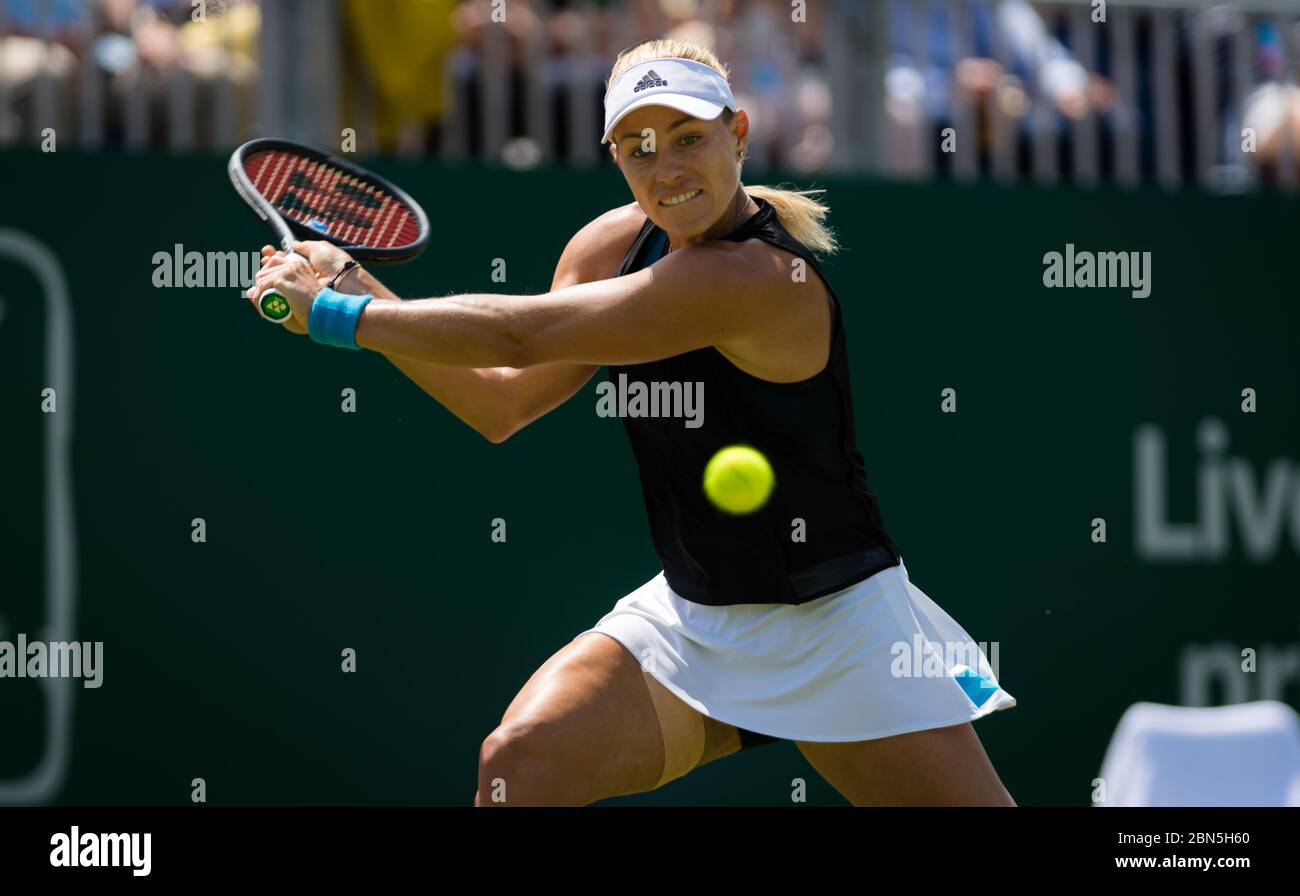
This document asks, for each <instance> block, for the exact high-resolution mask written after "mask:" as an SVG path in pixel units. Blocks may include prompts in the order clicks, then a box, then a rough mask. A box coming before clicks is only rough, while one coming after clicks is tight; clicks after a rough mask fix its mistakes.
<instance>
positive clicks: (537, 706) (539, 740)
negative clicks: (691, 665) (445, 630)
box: [479, 632, 739, 803]
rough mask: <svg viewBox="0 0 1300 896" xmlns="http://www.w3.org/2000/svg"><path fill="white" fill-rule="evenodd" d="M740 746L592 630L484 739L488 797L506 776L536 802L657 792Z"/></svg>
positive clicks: (540, 673)
mask: <svg viewBox="0 0 1300 896" xmlns="http://www.w3.org/2000/svg"><path fill="white" fill-rule="evenodd" d="M728 729H730V732H729V731H728ZM729 734H730V735H731V736H730V737H729ZM733 742H734V745H735V747H738V746H739V736H738V735H737V734H736V733H735V729H734V728H731V726H724V725H722V723H718V722H715V721H714V720H712V719H706V718H705V717H704V716H702V715H701V714H699V713H698V712H696V711H695V710H694V709H692V708H691V707H689V706H687V705H686V704H685V703H683V702H682V701H681V700H680V699H678V698H677V697H676V696H675V695H673V694H671V693H670V692H669V691H667V689H665V688H664V687H663V686H662V685H660V684H659V683H658V682H657V681H655V680H654V679H653V678H651V677H650V676H649V675H648V673H646V672H645V671H644V670H643V668H642V665H641V663H639V662H638V661H637V660H636V658H635V657H633V656H632V654H631V653H630V652H629V651H628V650H627V649H626V648H625V647H623V645H622V644H620V643H619V642H618V641H616V640H614V639H613V638H611V637H609V636H607V635H603V634H600V633H598V632H589V633H586V634H583V635H580V636H579V637H577V638H575V639H574V640H573V641H571V642H570V643H569V644H568V645H566V646H565V647H563V648H562V649H560V650H559V651H558V652H556V653H555V654H554V655H553V656H552V657H551V658H550V659H548V660H547V661H546V662H545V663H544V664H543V665H542V666H541V668H539V669H538V670H537V671H536V672H535V673H533V675H532V677H531V678H529V680H528V682H527V683H526V684H525V685H524V687H523V688H522V689H520V691H519V693H518V694H517V695H516V696H515V698H514V700H513V701H512V702H511V704H510V706H509V707H508V708H507V710H506V713H505V715H504V717H503V718H502V720H501V724H500V726H498V728H497V729H496V730H495V731H494V732H493V733H492V734H491V735H490V736H489V737H488V739H487V740H486V741H485V742H484V747H483V751H482V753H481V756H480V782H479V787H480V801H482V800H483V799H484V788H485V787H487V788H490V787H491V786H492V781H493V780H494V778H495V777H497V776H504V783H505V785H506V792H507V794H509V793H510V792H511V791H512V789H513V792H514V793H515V794H516V795H518V797H519V800H517V801H527V802H532V801H539V802H565V803H586V802H592V801H595V800H598V799H604V798H607V797H611V796H618V795H621V794H627V793H640V792H644V791H647V790H653V789H654V788H655V787H657V786H659V785H660V784H661V783H664V782H665V780H666V776H668V778H667V779H671V777H675V776H677V775H679V774H685V772H686V771H689V769H690V768H692V767H694V765H696V764H698V763H699V762H702V761H708V759H710V758H716V756H720V755H725V753H726V752H727V751H729V749H730V748H731V746H732V744H733ZM510 778H513V779H514V781H513V782H511V781H510V780H509V779H510ZM507 801H511V800H510V799H509V797H507Z"/></svg>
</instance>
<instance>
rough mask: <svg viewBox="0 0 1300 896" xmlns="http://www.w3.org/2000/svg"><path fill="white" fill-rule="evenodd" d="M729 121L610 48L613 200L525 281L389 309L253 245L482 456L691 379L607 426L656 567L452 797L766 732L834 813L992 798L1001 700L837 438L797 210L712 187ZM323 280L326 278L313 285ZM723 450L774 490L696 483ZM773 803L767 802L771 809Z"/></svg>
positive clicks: (735, 147) (842, 415) (738, 744)
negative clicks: (486, 444)
mask: <svg viewBox="0 0 1300 896" xmlns="http://www.w3.org/2000/svg"><path fill="white" fill-rule="evenodd" d="M748 134H749V119H748V117H747V116H746V114H745V112H744V111H743V110H740V109H738V108H737V107H736V102H735V99H734V98H733V96H732V92H731V88H730V86H729V84H728V79H727V73H726V69H725V68H724V67H723V65H722V64H721V63H720V62H719V61H718V59H717V58H716V57H715V56H714V55H713V53H711V52H710V51H708V50H706V49H704V48H702V47H699V46H697V45H694V44H689V43H684V42H679V41H670V40H655V41H648V42H645V43H641V44H638V45H636V46H634V47H632V48H630V49H628V50H626V51H624V52H623V53H622V54H620V55H619V57H618V60H617V61H616V62H615V64H614V68H613V71H612V72H611V74H610V80H609V85H608V90H607V92H606V95H605V141H604V142H607V143H609V144H610V150H609V151H610V153H611V155H612V157H613V159H614V162H615V163H616V164H617V166H618V169H619V170H620V171H621V172H622V174H623V177H624V178H625V179H626V180H627V185H628V188H629V189H630V190H631V191H632V197H633V200H634V201H633V202H630V203H628V204H627V205H625V206H622V207H620V208H615V209H613V210H611V211H608V212H606V213H604V214H603V215H601V216H600V217H598V218H596V219H595V220H594V221H592V222H591V223H589V224H588V225H587V226H585V227H584V228H582V230H580V231H579V232H578V233H577V234H576V235H575V236H574V237H573V238H572V240H570V242H569V244H568V246H567V247H566V248H565V250H564V253H563V255H562V256H561V257H560V260H559V263H558V265H557V267H556V271H555V278H554V282H553V284H552V287H551V291H550V292H548V293H546V294H545V295H541V296H509V295H463V296H453V297H447V298H438V299H425V300H413V301H401V300H399V299H398V297H397V296H395V295H394V294H393V293H392V292H391V291H389V290H388V289H386V288H385V287H384V286H383V285H382V284H381V283H380V282H379V281H378V280H376V279H375V278H374V277H373V276H372V275H371V274H370V273H369V272H368V271H365V270H363V269H362V268H361V267H360V266H357V265H355V263H354V262H352V261H351V259H349V258H348V256H347V255H346V254H345V253H343V252H341V251H340V250H338V249H336V248H334V247H332V246H330V245H329V244H327V243H321V242H307V243H302V244H299V245H298V246H297V248H296V250H295V251H296V252H298V253H300V254H302V255H304V256H306V258H307V260H306V261H304V260H301V259H294V260H290V261H286V260H285V257H284V255H283V254H282V253H281V252H278V251H276V250H274V249H273V248H272V247H270V246H267V247H265V248H264V249H263V250H262V254H263V256H264V258H263V264H264V267H263V269H262V270H261V271H260V273H259V275H258V277H257V283H256V284H255V285H254V286H253V288H252V289H250V290H249V298H250V299H252V298H253V297H254V296H256V295H259V294H260V293H261V291H262V290H263V289H265V288H267V287H270V286H274V287H275V288H277V289H278V290H279V291H280V292H281V293H282V294H283V295H284V296H285V298H286V299H287V300H288V301H289V303H290V306H291V307H292V309H293V315H294V321H293V323H292V324H291V328H292V329H293V330H294V331H295V332H304V331H306V332H309V333H310V334H311V336H312V337H313V338H314V339H316V340H317V341H319V342H324V343H327V344H331V345H337V346H344V347H348V348H366V349H370V350H373V351H376V352H380V353H382V354H384V355H385V356H387V357H388V358H389V360H391V361H392V362H393V363H394V364H395V365H396V366H397V367H399V368H400V369H401V370H402V371H403V372H405V373H406V374H407V375H408V376H409V377H410V378H411V379H412V380H414V381H415V382H416V383H417V384H418V385H420V386H421V387H422V388H423V389H425V390H426V391H427V392H428V393H429V394H430V395H432V396H433V397H434V398H436V399H437V400H438V401H440V402H442V403H443V404H444V405H446V406H447V408H448V409H450V410H451V411H452V413H454V414H456V416H458V417H459V418H460V419H461V420H463V421H464V422H465V423H467V424H469V425H470V426H472V427H474V428H475V429H476V430H478V431H479V432H480V433H482V434H483V435H484V436H485V437H486V438H487V439H488V440H490V441H492V442H501V441H504V440H505V439H506V438H508V437H509V436H510V435H511V434H512V433H514V432H516V431H518V430H519V429H521V428H522V427H524V426H526V425H527V424H528V423H530V422H531V421H533V420H536V419H537V418H538V417H540V416H542V415H543V414H545V413H547V412H548V411H550V410H552V409H553V408H555V407H556V406H557V405H559V404H560V403H562V402H563V401H565V400H566V399H568V398H569V397H570V396H572V395H573V394H574V393H575V392H577V391H578V390H579V389H580V388H581V387H582V386H583V384H584V383H586V382H587V381H588V380H589V379H590V378H591V376H592V374H594V373H595V372H596V370H597V369H598V368H599V367H600V366H602V365H604V366H607V367H608V369H609V375H610V381H611V382H614V381H616V380H618V378H619V377H620V376H621V375H626V377H627V381H629V382H632V381H636V382H641V383H645V384H647V386H649V384H653V383H659V384H680V387H681V388H683V389H687V388H693V387H694V384H698V383H703V384H704V388H703V395H704V397H705V408H704V410H705V413H704V414H703V417H702V425H698V426H687V425H684V421H683V420H682V419H681V418H680V417H673V416H660V417H657V418H656V417H648V416H640V417H632V416H627V417H624V426H625V429H626V432H627V435H628V440H629V442H630V443H631V447H632V451H633V453H634V455H635V457H636V460H637V463H638V465H639V468H640V478H641V485H642V490H643V493H644V497H645V505H646V512H647V514H648V516H649V526H650V531H651V533H652V536H653V541H654V547H655V550H656V553H657V554H658V557H659V560H660V561H661V563H662V566H663V571H662V572H661V573H659V574H658V575H656V576H655V577H654V578H653V579H651V580H650V581H649V582H646V583H645V584H644V585H642V586H641V587H639V588H637V589H636V590H635V591H633V592H632V593H630V594H628V595H627V596H626V597H624V598H623V599H622V600H620V601H618V603H617V604H616V605H615V606H614V608H613V609H612V610H611V611H610V612H609V613H607V614H606V615H605V616H604V617H603V618H602V619H600V620H599V621H598V622H597V623H596V625H595V626H593V627H592V628H591V629H589V630H587V631H585V632H582V633H581V634H579V635H578V636H576V637H575V638H574V639H573V640H572V641H571V642H570V643H569V644H568V645H566V646H565V647H563V648H562V649H561V650H559V652H557V653H556V654H554V655H553V656H552V657H551V658H550V659H548V660H547V661H546V662H545V663H544V664H543V665H542V666H541V668H540V669H538V670H537V671H536V673H534V675H533V676H532V677H531V678H530V679H529V680H528V682H527V683H526V684H525V685H524V687H523V689H522V690H521V691H520V692H519V694H518V695H517V696H516V697H515V699H514V701H513V702H512V703H511V704H510V706H509V708H508V709H507V710H506V713H505V715H504V717H503V718H502V720H501V724H500V725H499V726H498V727H497V728H496V730H495V731H493V732H492V733H491V734H490V735H489V736H488V737H487V738H486V739H485V740H484V742H483V745H482V749H481V751H480V757H479V779H478V793H477V795H476V798H475V803H476V804H477V805H494V804H504V805H525V804H550V805H554V804H569V805H582V804H587V803H591V802H594V801H597V800H601V799H605V798H608V797H613V796H618V795H621V794H630V793H639V792H643V791H648V790H653V789H655V788H657V787H660V786H662V785H663V784H665V783H667V782H669V781H672V780H674V779H676V778H679V777H681V776H683V775H685V774H686V773H688V772H689V771H691V770H692V769H693V768H695V767H696V766H699V765H702V764H703V763H706V762H710V761H712V760H714V759H717V758H719V757H721V756H726V755H728V754H730V753H734V752H736V751H737V750H740V749H744V748H747V747H752V746H756V745H759V744H764V743H771V742H773V741H776V740H790V741H794V742H795V743H796V744H797V745H798V747H799V749H800V750H801V751H802V753H803V755H804V756H806V757H807V759H808V761H809V762H810V763H811V764H812V766H813V767H814V768H815V769H816V770H817V771H818V772H819V773H820V774H821V775H823V776H824V777H825V778H826V779H827V780H828V781H829V782H830V784H831V785H832V786H834V787H835V788H836V789H837V790H838V791H839V792H840V793H841V794H842V795H843V796H844V797H845V799H847V800H848V801H849V802H851V803H853V804H855V805H1015V804H1014V802H1013V801H1012V799H1011V797H1010V795H1009V794H1008V793H1007V790H1006V789H1005V788H1004V787H1003V785H1002V782H1001V781H1000V780H999V778H998V776H997V774H996V772H995V771H994V769H993V767H992V765H991V764H990V762H989V759H988V757H987V755H986V754H985V751H984V749H983V747H982V745H981V743H980V741H979V738H978V737H977V735H976V734H975V731H974V729H973V727H972V726H971V724H970V723H971V721H972V720H973V719H976V718H979V717H981V716H984V715H986V714H988V713H990V712H993V711H995V710H998V709H1003V708H1007V707H1011V706H1014V705H1015V699H1014V698H1013V697H1012V696H1011V695H1010V694H1009V693H1007V692H1006V691H1004V690H1003V689H1002V688H1001V687H1000V686H999V685H998V684H997V681H996V678H995V675H994V671H993V669H992V668H991V667H990V665H989V663H988V661H987V659H986V658H985V655H984V653H983V652H982V651H981V650H980V649H979V646H978V645H976V644H975V643H974V642H973V641H972V640H971V638H970V636H969V635H967V634H966V632H965V631H963V630H962V628H961V627H960V626H959V625H958V624H957V623H956V622H955V621H954V620H953V619H952V618H951V617H949V616H948V614H947V613H945V612H944V611H943V610H942V609H941V608H940V607H938V606H937V605H936V604H935V603H934V602H933V601H931V600H930V599H929V598H928V597H926V595H925V594H924V593H923V592H921V591H920V590H919V589H917V588H916V587H915V586H914V585H912V584H911V582H910V581H909V579H908V574H907V570H906V567H905V566H904V565H903V563H902V558H901V556H900V554H899V551H898V549H897V548H896V547H895V545H894V543H893V542H892V541H891V539H890V538H889V536H888V535H887V534H886V532H885V530H884V527H883V524H882V521H881V515H880V512H879V510H878V508H877V504H876V499H875V495H874V494H873V493H872V492H871V490H870V489H869V488H868V486H867V481H866V476H865V473H864V470H863V458H862V455H861V454H860V453H859V451H858V449H857V444H856V441H855V435H854V422H853V420H854V415H853V403H852V397H851V395H850V390H849V363H848V353H847V348H846V342H845V334H844V329H843V327H842V325H841V314H840V304H839V299H838V298H837V297H836V295H835V292H834V290H832V289H831V287H830V284H829V283H828V282H827V281H826V280H825V278H824V276H823V274H822V271H821V269H820V267H819V266H818V262H817V260H816V258H815V256H814V252H822V253H829V252H831V251H834V249H835V241H834V239H833V237H832V236H831V234H830V233H829V232H828V231H827V230H826V229H825V228H824V227H823V225H822V219H823V218H824V216H825V214H826V212H827V209H826V207H825V206H823V205H822V204H821V203H820V202H819V201H818V200H817V199H816V198H815V196H816V194H815V193H810V192H795V191H786V190H778V189H773V188H770V187H745V186H742V184H741V182H740V175H741V168H742V163H743V161H744V159H745V156H746V152H745V146H746V143H747V137H748ZM326 283H332V284H333V287H334V288H328V287H325V288H323V286H322V285H323V284H326ZM734 443H746V444H749V445H752V446H754V447H756V448H758V449H759V450H760V451H762V452H763V453H764V454H765V455H766V456H767V458H768V459H769V461H770V462H771V465H772V468H773V470H774V472H775V474H776V488H775V490H774V491H773V493H772V495H771V497H770V498H769V500H768V501H767V503H766V504H765V505H764V506H763V507H762V508H761V509H760V510H758V511H757V512H754V513H752V514H749V515H745V516H730V515H728V514H726V513H723V512H722V511H720V510H719V509H718V508H716V507H714V506H713V505H712V504H711V503H709V501H708V499H707V497H706V496H705V494H704V492H703V489H702V487H701V483H702V476H703V471H704V467H705V465H706V463H707V462H708V460H709V458H710V457H712V456H713V455H714V453H715V452H717V451H718V450H719V449H720V448H722V447H724V446H727V445H731V444H734ZM772 797H773V801H776V800H778V799H782V798H783V795H781V794H773V795H772Z"/></svg>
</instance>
